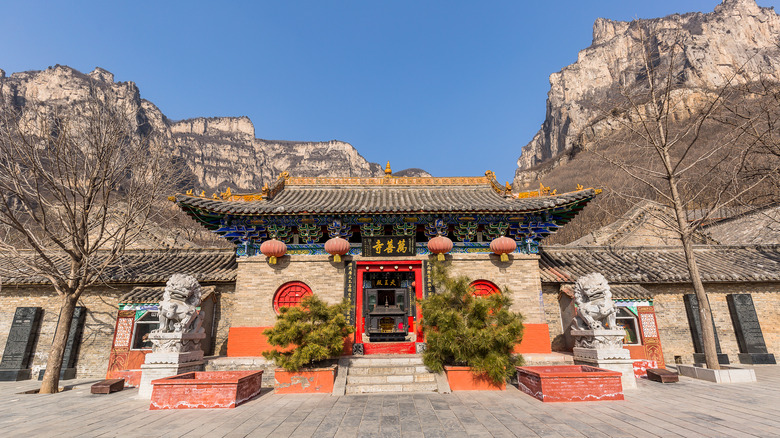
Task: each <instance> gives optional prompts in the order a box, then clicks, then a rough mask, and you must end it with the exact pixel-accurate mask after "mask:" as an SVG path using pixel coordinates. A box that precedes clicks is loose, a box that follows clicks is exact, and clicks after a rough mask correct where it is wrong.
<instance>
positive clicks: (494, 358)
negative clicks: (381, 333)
mask: <svg viewBox="0 0 780 438" xmlns="http://www.w3.org/2000/svg"><path fill="white" fill-rule="evenodd" d="M433 281H434V285H435V286H436V293H435V294H432V295H429V296H428V298H426V299H425V300H422V301H421V303H420V304H421V307H422V315H423V318H422V321H423V325H424V329H425V336H426V340H427V343H428V346H427V349H426V350H425V353H423V362H424V363H425V366H427V367H428V368H429V369H430V370H431V371H434V372H441V371H442V370H443V369H444V367H445V366H457V367H463V366H467V367H470V368H471V372H472V374H475V375H480V376H481V377H483V378H486V379H488V380H490V381H491V382H490V383H492V384H494V385H496V386H500V385H503V384H504V382H505V381H506V379H508V378H510V377H512V375H513V374H514V373H515V366H516V365H518V364H520V363H521V362H522V357H521V356H515V355H514V354H513V353H512V350H513V348H514V347H515V345H516V344H519V343H520V341H521V340H522V338H523V317H522V315H520V314H519V313H516V312H511V311H509V306H510V305H511V300H510V299H509V297H508V295H509V290H508V289H506V288H504V290H503V291H502V293H500V294H498V293H497V294H492V295H489V296H486V297H475V296H474V295H473V292H474V290H473V288H472V287H471V286H470V283H471V281H470V280H469V279H468V278H466V277H464V276H459V277H455V278H452V277H450V276H449V274H448V272H447V269H446V268H445V267H444V266H443V265H441V264H436V265H434V269H433Z"/></svg>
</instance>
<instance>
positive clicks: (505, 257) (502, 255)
mask: <svg viewBox="0 0 780 438" xmlns="http://www.w3.org/2000/svg"><path fill="white" fill-rule="evenodd" d="M501 261H502V262H508V261H509V256H508V255H506V254H501Z"/></svg>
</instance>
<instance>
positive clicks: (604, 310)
mask: <svg viewBox="0 0 780 438" xmlns="http://www.w3.org/2000/svg"><path fill="white" fill-rule="evenodd" d="M574 302H575V303H576V304H577V309H578V310H577V316H575V317H574V320H573V321H572V329H574V330H601V329H610V330H614V329H615V328H616V325H615V323H616V316H617V308H616V307H615V303H614V302H613V301H612V292H611V291H610V290H609V284H607V279H606V278H604V276H603V275H601V274H599V273H596V272H594V273H592V274H588V275H585V276H582V277H580V278H579V279H577V282H576V283H575V284H574Z"/></svg>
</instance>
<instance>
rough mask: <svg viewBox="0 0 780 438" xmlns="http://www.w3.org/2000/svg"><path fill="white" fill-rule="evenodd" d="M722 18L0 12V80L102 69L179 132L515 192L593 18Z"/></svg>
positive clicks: (281, 9) (375, 9) (320, 7)
mask: <svg viewBox="0 0 780 438" xmlns="http://www.w3.org/2000/svg"><path fill="white" fill-rule="evenodd" d="M758 3H759V5H761V6H777V5H778V4H780V0H778V1H768V0H759V1H758ZM717 4H718V1H699V0H677V1H668V0H656V1H636V0H630V1H629V0H604V1H582V0H579V1H569V0H565V1H564V0H559V1H546V2H523V1H454V0H450V1H424V0H417V1H403V0H394V1H389V0H386V1H379V0H362V1H357V0H356V1H323V0H319V1H273V2H271V1H256V2H249V1H247V2H230V1H223V2H216V1H208V2H205V1H204V2H200V1H189V2H184V1H180V2H174V1H164V2H151V1H148V2H147V1H135V2H118V1H117V2H114V1H100V2H79V1H69V2H41V1H31V0H26V1H14V2H4V3H3V4H2V5H0V28H1V29H3V33H4V42H3V49H2V51H0V68H2V69H3V70H5V71H6V72H7V73H8V74H10V73H11V72H17V71H25V70H42V69H45V68H47V67H48V66H52V65H55V64H64V65H69V66H71V67H74V68H76V69H78V70H81V71H83V72H85V73H86V72H89V71H91V70H92V69H93V68H94V67H95V66H100V67H103V68H105V69H107V70H109V71H111V72H112V73H114V75H115V78H116V80H119V81H134V82H135V83H136V84H137V85H138V86H139V88H140V90H141V96H142V97H143V98H145V99H148V100H150V101H152V102H154V103H155V104H157V106H158V107H159V108H160V109H161V110H162V111H163V113H165V114H166V115H167V116H168V117H170V118H172V119H184V118H191V117H199V116H204V117H214V116H241V115H246V116H249V117H250V118H251V119H252V121H253V123H254V125H255V132H256V135H257V137H260V138H266V139H281V140H305V141H327V140H331V139H338V140H343V141H346V142H349V143H351V144H352V145H353V146H355V147H356V148H357V150H358V151H359V152H360V153H361V154H362V155H363V156H364V157H366V158H367V159H368V160H370V161H375V162H380V163H383V164H384V163H385V162H386V161H387V160H390V162H391V164H392V166H393V169H394V170H400V169H403V168H407V167H421V168H423V169H426V170H428V171H429V172H431V173H433V174H434V175H436V176H450V175H458V176H460V175H482V174H483V173H484V171H485V170H487V169H492V170H493V171H495V172H496V174H497V176H498V178H499V180H501V181H505V180H509V181H511V180H512V178H513V175H514V170H515V167H516V160H517V157H518V156H519V155H520V149H521V147H522V146H524V145H525V144H526V143H528V141H530V140H531V138H532V137H533V135H534V133H536V131H537V130H538V129H539V126H540V124H541V123H542V121H543V120H544V115H545V100H546V97H547V91H548V90H549V81H548V77H549V75H550V74H551V73H553V72H556V71H558V70H560V69H561V68H562V67H564V66H566V65H568V64H571V63H573V62H574V61H575V60H576V59H577V52H578V51H579V50H581V49H584V48H585V47H587V46H588V45H590V42H591V37H592V25H593V21H594V20H595V19H596V18H597V17H605V18H610V19H615V20H631V19H632V18H636V17H638V18H651V17H658V16H664V15H668V14H672V13H675V12H680V13H682V12H692V11H702V12H710V11H712V10H713V8H714V7H715V6H716V5H717Z"/></svg>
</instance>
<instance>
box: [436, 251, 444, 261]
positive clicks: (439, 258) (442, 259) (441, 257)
mask: <svg viewBox="0 0 780 438" xmlns="http://www.w3.org/2000/svg"><path fill="white" fill-rule="evenodd" d="M436 260H438V261H440V262H443V261H444V254H442V253H439V254H436Z"/></svg>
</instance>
